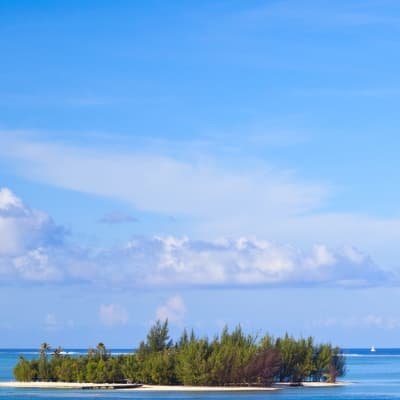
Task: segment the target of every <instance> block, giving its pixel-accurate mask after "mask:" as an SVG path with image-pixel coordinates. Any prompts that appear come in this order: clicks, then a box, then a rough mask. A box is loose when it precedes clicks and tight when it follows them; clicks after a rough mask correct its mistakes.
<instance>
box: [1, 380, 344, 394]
mask: <svg viewBox="0 0 400 400" xmlns="http://www.w3.org/2000/svg"><path fill="white" fill-rule="evenodd" d="M348 384H349V383H347V382H337V383H325V382H303V384H302V386H291V385H290V384H289V383H276V384H274V385H273V386H272V387H257V386H179V385H177V386H169V385H140V386H136V385H129V384H118V383H116V384H110V383H78V382H15V381H9V382H0V387H8V388H29V389H35V388H36V389H93V390H96V389H99V390H102V389H104V390H106V389H109V390H135V391H145V392H268V391H275V390H282V389H292V388H313V387H314V388H316V387H319V388H322V387H339V386H345V385H348Z"/></svg>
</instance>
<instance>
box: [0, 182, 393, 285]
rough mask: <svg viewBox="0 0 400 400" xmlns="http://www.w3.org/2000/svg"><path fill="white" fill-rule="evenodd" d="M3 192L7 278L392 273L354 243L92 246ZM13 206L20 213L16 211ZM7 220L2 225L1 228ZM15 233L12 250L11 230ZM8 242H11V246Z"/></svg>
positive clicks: (379, 277) (164, 241)
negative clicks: (65, 236) (65, 237)
mask: <svg viewBox="0 0 400 400" xmlns="http://www.w3.org/2000/svg"><path fill="white" fill-rule="evenodd" d="M0 194H2V197H1V199H2V200H1V203H0V206H1V207H2V210H3V214H2V215H1V216H0V226H1V227H2V229H3V232H2V235H1V236H0V248H2V249H4V248H7V251H4V250H3V252H2V253H1V252H0V277H1V279H2V280H3V281H6V282H10V281H25V282H69V283H73V282H89V283H92V284H101V285H104V286H120V287H179V286H188V285H189V286H202V287H209V286H224V287H232V286H266V285H275V286H277V285H291V286H303V285H309V286H311V285H316V284H319V285H320V284H322V285H339V286H365V285H377V284H382V283H384V282H385V281H387V280H388V279H389V278H392V276H390V275H388V274H387V273H385V272H384V271H382V270H381V269H380V268H379V267H378V266H377V265H375V263H374V262H373V261H372V260H371V258H370V257H368V256H367V255H365V254H363V253H361V252H360V251H358V250H357V249H355V248H354V247H351V246H344V247H338V248H337V249H335V250H334V249H332V248H329V247H328V246H327V245H325V244H323V243H320V244H316V245H314V246H312V247H311V249H310V250H308V251H305V250H302V249H301V248H299V247H296V246H289V245H281V244H277V243H274V242H270V241H268V240H261V239H258V238H256V237H248V236H242V237H238V238H226V237H222V238H220V239H218V240H192V239H190V238H187V237H183V238H177V237H174V236H167V237H153V238H146V237H138V238H136V239H133V240H131V241H129V242H127V243H125V244H124V245H123V246H120V247H110V248H102V249H96V248H84V247H80V246H77V245H74V244H71V243H69V244H62V243H61V242H60V241H58V240H54V237H52V235H51V234H50V233H53V232H54V234H53V235H60V232H63V230H62V228H59V227H57V226H56V225H55V224H54V223H53V222H52V220H51V218H50V217H49V216H48V215H47V214H45V213H43V212H39V211H31V210H30V209H29V208H28V207H27V206H25V205H24V204H23V202H22V201H21V200H20V199H19V198H17V197H16V196H15V195H14V194H13V193H12V192H10V191H9V190H7V189H3V190H2V191H1V192H0ZM10 210H12V211H10ZM1 224H2V225H1ZM6 227H8V228H12V229H11V231H12V232H21V234H18V235H11V236H12V242H13V244H12V248H13V251H12V252H10V251H9V248H10V246H9V244H8V243H9V237H8V236H7V233H8V230H7V229H6ZM4 243H5V244H4Z"/></svg>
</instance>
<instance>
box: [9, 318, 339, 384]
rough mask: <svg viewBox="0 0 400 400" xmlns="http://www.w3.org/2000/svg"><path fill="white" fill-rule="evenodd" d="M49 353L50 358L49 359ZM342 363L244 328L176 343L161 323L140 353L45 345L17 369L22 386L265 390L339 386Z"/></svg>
mask: <svg viewBox="0 0 400 400" xmlns="http://www.w3.org/2000/svg"><path fill="white" fill-rule="evenodd" d="M50 353H51V355H50ZM344 373H345V364H344V358H343V355H342V354H341V352H340V350H339V349H338V348H337V347H332V346H331V345H330V344H319V345H316V344H314V340H313V338H312V337H309V338H308V339H298V340H296V339H294V338H293V337H290V336H288V335H285V336H284V337H283V338H276V339H275V338H273V337H271V336H269V335H266V336H264V337H263V338H261V339H260V340H257V339H256V337H254V336H252V335H246V334H244V333H243V331H242V329H241V327H240V326H239V327H237V328H235V329H234V330H233V331H232V332H229V331H228V329H227V328H224V329H223V331H222V333H221V334H220V335H219V336H216V337H214V338H213V339H212V340H209V339H208V338H199V337H198V336H196V335H195V333H194V332H193V331H192V332H191V333H190V334H188V333H187V331H186V330H184V331H183V333H182V335H181V337H180V339H179V340H178V341H177V342H176V343H174V342H173V341H172V340H171V339H170V338H169V333H168V322H167V321H166V322H164V323H161V322H160V321H158V322H157V323H156V324H155V325H154V326H153V327H152V328H151V329H150V331H149V333H148V335H147V339H146V341H145V342H142V343H140V346H139V348H138V350H137V351H136V352H134V353H131V354H127V355H119V356H111V354H110V352H109V351H108V350H107V349H106V347H105V346H104V344H102V343H99V344H98V345H97V347H96V348H95V349H89V351H88V353H87V355H85V356H79V357H72V356H69V355H65V354H64V353H63V352H62V349H61V348H58V349H56V350H54V351H53V352H50V346H49V345H48V344H46V343H43V344H42V346H41V348H40V353H39V358H38V359H33V360H30V361H29V360H27V359H25V358H23V357H20V359H19V362H18V364H17V365H16V366H15V368H14V375H15V378H16V379H17V380H18V381H32V380H33V381H36V380H40V381H64V382H96V383H102V382H122V381H131V382H137V383H147V384H165V385H171V384H172V385H175V384H183V385H262V386H269V385H271V384H272V383H273V382H274V381H279V382H294V383H298V382H302V381H306V380H307V381H317V382H318V381H321V380H325V381H328V382H335V381H336V378H337V377H339V376H342V375H344Z"/></svg>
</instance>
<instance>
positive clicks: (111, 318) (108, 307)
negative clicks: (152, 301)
mask: <svg viewBox="0 0 400 400" xmlns="http://www.w3.org/2000/svg"><path fill="white" fill-rule="evenodd" d="M99 318H100V322H101V323H102V324H103V325H106V326H116V325H126V324H127V323H128V320H129V315H128V311H127V310H126V309H125V308H124V307H122V306H120V305H119V304H102V305H101V306H100V309H99Z"/></svg>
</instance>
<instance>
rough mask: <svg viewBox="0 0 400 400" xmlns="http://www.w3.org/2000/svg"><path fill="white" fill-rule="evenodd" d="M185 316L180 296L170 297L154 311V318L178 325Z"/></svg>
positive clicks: (184, 308)
mask: <svg viewBox="0 0 400 400" xmlns="http://www.w3.org/2000/svg"><path fill="white" fill-rule="evenodd" d="M185 314H186V306H185V303H184V301H183V299H182V297H181V296H178V295H176V296H173V297H170V298H169V299H168V300H167V301H166V302H165V304H163V305H161V306H159V307H158V308H157V310H156V318H157V319H159V320H161V321H164V320H166V319H168V321H169V322H174V323H178V322H181V321H182V320H183V318H184V317H185Z"/></svg>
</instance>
